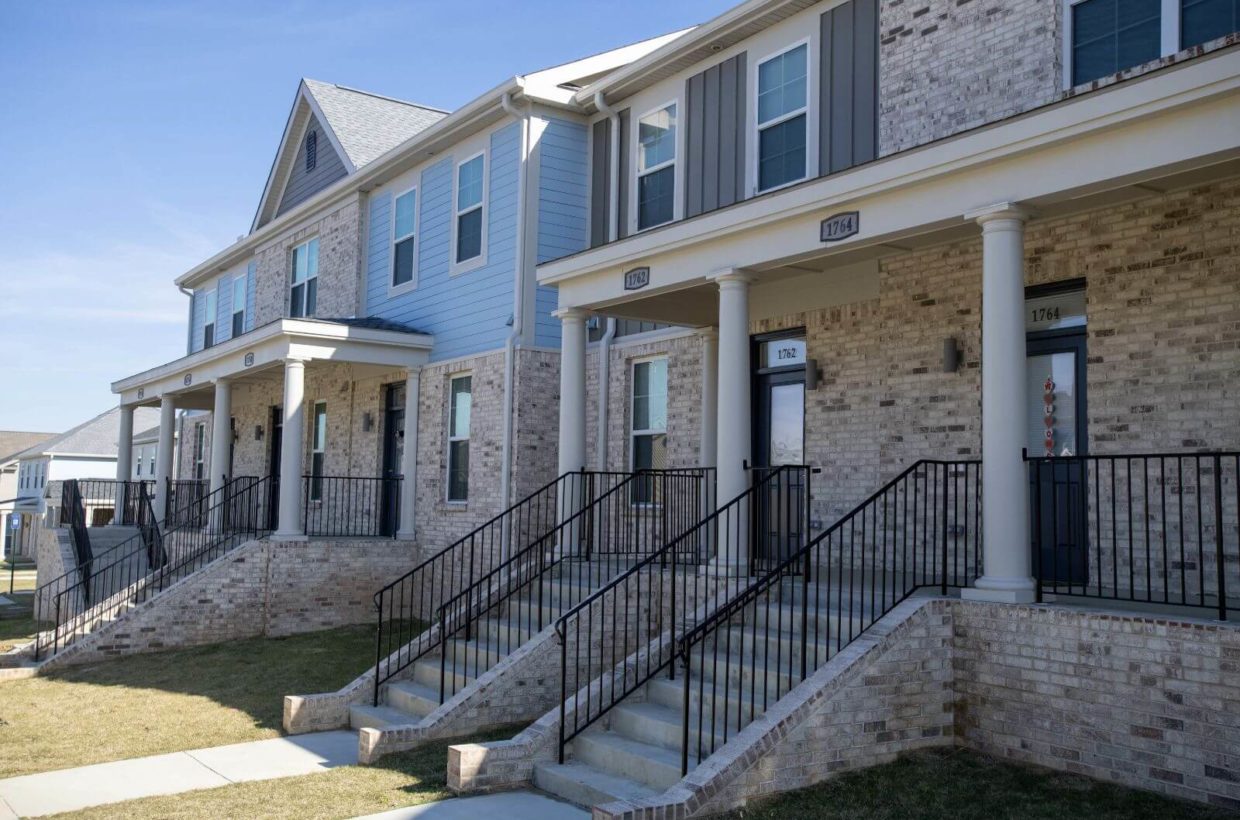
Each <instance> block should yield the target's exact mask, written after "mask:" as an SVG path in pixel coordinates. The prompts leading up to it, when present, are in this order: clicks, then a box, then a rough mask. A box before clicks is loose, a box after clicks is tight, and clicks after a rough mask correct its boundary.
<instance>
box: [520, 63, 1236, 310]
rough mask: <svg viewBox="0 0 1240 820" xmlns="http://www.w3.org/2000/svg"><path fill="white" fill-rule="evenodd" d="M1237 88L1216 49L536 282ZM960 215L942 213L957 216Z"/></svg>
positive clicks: (579, 257) (1227, 129)
mask: <svg viewBox="0 0 1240 820" xmlns="http://www.w3.org/2000/svg"><path fill="white" fill-rule="evenodd" d="M1237 91H1240V51H1230V52H1219V53H1218V54H1217V55H1216V56H1213V57H1211V56H1206V57H1201V58H1198V59H1197V60H1194V61H1192V62H1189V63H1185V64H1184V65H1183V66H1180V67H1172V68H1168V69H1165V70H1163V71H1160V72H1156V73H1153V74H1150V75H1147V76H1145V77H1142V78H1139V79H1135V80H1132V81H1129V82H1126V83H1120V84H1117V85H1115V86H1111V87H1110V88H1107V89H1103V90H1100V91H1097V92H1092V93H1090V94H1088V95H1084V96H1081V97H1076V98H1072V99H1068V100H1065V101H1063V102H1060V103H1055V104H1053V105H1050V106H1048V107H1046V108H1043V109H1038V110H1035V111H1033V112H1030V113H1027V114H1024V115H1020V116H1018V117H1015V118H1012V119H1009V120H1004V121H1001V122H998V123H995V124H993V125H989V126H985V127H982V128H979V129H977V130H975V131H970V132H968V133H966V134H961V135H958V136H955V137H950V138H947V139H945V140H943V141H940V142H936V143H933V144H931V145H927V146H923V147H921V148H914V149H910V150H907V151H902V152H900V153H896V154H892V155H890V156H887V157H885V158H883V159H880V160H877V161H875V162H871V163H868V164H866V165H862V166H860V167H858V168H855V169H853V170H850V171H844V172H841V173H838V174H833V175H830V176H826V177H819V178H817V179H814V180H810V181H807V182H804V183H801V184H799V185H796V186H793V187H791V188H788V189H785V190H781V191H778V192H776V193H773V194H767V195H762V196H758V197H755V198H753V199H749V200H746V201H744V202H742V203H738V204H737V205H733V206H730V207H728V208H725V209H721V210H718V211H714V212H712V213H709V214H705V215H703V216H699V217H695V218H693V219H690V220H684V221H681V222H677V223H674V224H671V225H668V226H665V227H662V228H656V229H653V230H651V231H647V232H644V233H641V234H638V235H636V236H631V237H629V238H627V239H624V240H621V241H618V242H613V243H610V244H607V245H603V246H600V247H598V248H595V249H592V250H588V251H583V252H580V253H578V254H575V255H573V256H568V257H564V258H562V259H558V260H554V261H551V262H547V263H545V264H543V265H540V266H539V267H538V283H539V284H540V285H564V284H567V283H569V282H571V281H572V280H573V279H574V278H576V277H580V276H585V275H590V274H593V273H597V272H600V271H605V270H609V269H612V268H615V267H616V266H623V265H626V264H631V263H634V262H636V261H638V260H647V259H648V258H649V257H651V256H653V255H656V254H666V253H669V252H673V251H677V250H680V249H683V248H687V247H691V246H696V245H699V244H700V243H703V242H707V241H710V240H716V239H722V238H726V237H728V236H730V235H733V234H736V233H738V232H741V231H746V232H748V231H750V230H751V229H753V228H757V227H761V226H763V225H770V224H772V223H777V222H780V221H783V220H788V219H790V218H795V217H798V216H801V215H804V214H807V213H815V212H817V211H821V210H822V209H824V208H828V207H837V206H843V205H844V204H846V203H848V202H852V201H856V200H861V199H865V198H867V197H874V196H878V195H883V194H889V193H893V192H898V191H900V190H902V189H908V188H912V187H914V186H917V185H922V184H925V183H926V182H928V181H932V180H936V179H943V178H948V177H950V176H952V175H955V174H960V173H962V172H966V171H969V170H972V169H978V168H981V167H984V166H987V165H990V164H993V163H995V162H998V161H1001V160H1004V159H1010V158H1013V157H1019V156H1021V155H1023V154H1027V153H1031V152H1035V151H1042V150H1046V149H1048V148H1051V147H1053V146H1055V145H1056V144H1062V143H1068V142H1071V141H1073V140H1079V139H1081V138H1083V137H1086V136H1091V135H1096V134H1100V133H1105V132H1108V131H1113V130H1115V129H1118V128H1121V127H1124V126H1126V125H1133V126H1137V127H1139V126H1140V124H1141V123H1142V122H1143V121H1145V120H1148V119H1150V118H1153V117H1156V116H1157V115H1160V114H1163V113H1169V112H1174V111H1175V110H1177V109H1180V108H1184V107H1186V106H1191V105H1193V104H1195V103H1201V102H1203V101H1208V100H1210V99H1211V98H1216V99H1217V98H1224V97H1227V96H1228V95H1232V94H1235V93H1236V92H1237ZM1210 130H1211V131H1212V132H1213V133H1215V134H1220V133H1221V134H1230V135H1231V136H1232V138H1233V140H1235V142H1236V143H1237V147H1240V139H1236V135H1237V134H1240V129H1235V128H1234V127H1233V126H1229V125H1228V124H1227V123H1226V122H1224V121H1216V122H1213V123H1211V127H1210ZM1184 136H1185V139H1186V140H1190V139H1192V138H1195V137H1200V136H1201V135H1200V134H1188V133H1186V134H1185V135H1184ZM1150 155H1151V154H1149V153H1146V154H1143V156H1150ZM1138 156H1142V155H1138ZM1094 170H1097V169H1094ZM1007 198H1010V197H1007V196H1004V195H1002V194H1001V192H999V191H994V190H986V189H982V190H979V191H978V192H977V200H978V201H976V202H975V203H973V205H972V207H980V206H984V205H986V204H989V203H991V202H995V201H998V200H1003V199H1007ZM935 210H941V209H935ZM963 213H964V211H961V212H960V213H956V214H942V216H943V218H952V217H960V216H961V215H962V214H963ZM933 219H934V217H931V216H929V215H927V216H926V220H925V221H926V222H927V224H928V223H930V222H932V221H933ZM867 236H872V234H871V233H870V231H868V230H866V226H864V225H863V233H862V234H859V235H858V237H856V238H855V240H849V241H847V242H844V243H840V244H839V245H838V246H837V247H839V248H844V247H855V246H856V245H857V244H859V243H860V242H862V241H864V240H865V239H866V238H867ZM652 284H653V282H652ZM561 293H563V292H562V291H561Z"/></svg>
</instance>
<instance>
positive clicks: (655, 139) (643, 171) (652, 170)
mask: <svg viewBox="0 0 1240 820" xmlns="http://www.w3.org/2000/svg"><path fill="white" fill-rule="evenodd" d="M675 203H676V104H675V103H672V104H671V105H668V106H665V107H663V108H660V109H659V110H658V111H652V112H651V113H649V114H647V115H646V116H644V117H642V118H641V119H639V120H638V121H637V229H638V230H639V231H640V230H645V229H646V228H652V227H654V226H655V225H662V224H663V223H664V222H671V221H672V219H673V218H674V217H675Z"/></svg>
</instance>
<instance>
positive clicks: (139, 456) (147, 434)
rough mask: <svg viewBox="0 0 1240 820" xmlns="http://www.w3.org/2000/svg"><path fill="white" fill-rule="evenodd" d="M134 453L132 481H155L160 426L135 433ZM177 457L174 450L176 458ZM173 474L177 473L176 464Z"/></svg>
mask: <svg viewBox="0 0 1240 820" xmlns="http://www.w3.org/2000/svg"><path fill="white" fill-rule="evenodd" d="M176 440H177V435H176V434H174V435H173V441H174V443H175V441H176ZM131 452H132V453H133V455H132V456H131V458H130V466H131V469H130V472H129V479H130V480H131V481H154V480H155V462H156V460H157V458H156V457H157V456H158V455H159V426H158V425H156V426H155V427H151V428H150V429H148V430H143V431H142V432H140V433H134V436H133V449H132V450H131ZM175 457H176V454H175V451H174V459H175ZM172 472H173V474H174V475H175V474H176V465H175V464H174V465H173V469H172Z"/></svg>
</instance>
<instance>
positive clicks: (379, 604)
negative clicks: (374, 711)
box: [372, 589, 383, 706]
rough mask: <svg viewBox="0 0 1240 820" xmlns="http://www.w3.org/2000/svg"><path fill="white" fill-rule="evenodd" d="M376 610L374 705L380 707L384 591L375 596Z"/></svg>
mask: <svg viewBox="0 0 1240 820" xmlns="http://www.w3.org/2000/svg"><path fill="white" fill-rule="evenodd" d="M375 608H376V609H378V610H379V627H378V629H376V630H375V696H374V700H373V701H372V705H374V706H378V705H379V678H380V673H379V665H380V664H381V663H383V590H382V589H381V590H379V593H378V594H377V595H376V596H375Z"/></svg>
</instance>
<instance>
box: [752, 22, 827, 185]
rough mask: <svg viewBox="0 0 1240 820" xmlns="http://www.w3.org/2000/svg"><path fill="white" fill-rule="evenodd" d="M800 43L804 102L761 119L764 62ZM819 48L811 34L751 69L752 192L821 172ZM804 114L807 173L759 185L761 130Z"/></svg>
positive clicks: (767, 57) (797, 46)
mask: <svg viewBox="0 0 1240 820" xmlns="http://www.w3.org/2000/svg"><path fill="white" fill-rule="evenodd" d="M801 46H805V105H804V106H802V107H801V108H798V109H796V110H795V111H789V112H785V113H783V114H780V115H779V116H778V117H775V118H774V119H771V120H769V121H767V122H759V121H758V94H759V90H760V89H759V88H758V77H759V76H760V72H761V70H762V66H763V65H765V64H766V63H769V62H770V61H771V60H773V59H775V58H776V57H782V56H783V55H785V54H787V53H788V52H790V51H794V50H796V49H798V48H800V47H801ZM818 51H819V50H818V49H817V48H816V47H815V36H814V35H812V34H810V35H807V36H805V37H802V38H801V39H800V40H797V41H796V42H794V43H789V44H788V45H786V46H784V47H783V48H781V49H779V50H778V51H773V52H771V53H770V54H767V55H766V56H765V57H762V58H761V59H759V60H755V61H754V62H753V67H752V68H750V69H749V78H748V80H749V88H750V93H749V111H748V112H747V114H746V127H747V128H748V129H749V139H748V140H747V146H746V152H747V153H748V154H749V157H748V172H749V174H750V175H751V176H750V179H749V180H747V182H748V185H747V186H746V187H747V188H748V190H749V191H750V192H751V195H752V196H758V195H761V194H769V193H771V192H772V191H778V190H780V189H781V188H787V187H789V186H792V185H796V184H798V183H801V182H804V181H805V180H807V179H813V178H814V177H815V176H817V174H818V151H817V150H815V149H816V148H817V147H818V99H817V96H818V95H817V91H818V86H817V81H816V80H817V77H816V75H817V74H818V72H817V70H816V69H817V66H818ZM802 115H804V116H805V175H804V176H802V177H799V178H798V179H793V180H789V181H788V182H785V183H782V184H780V185H773V186H771V187H770V188H759V187H758V186H759V181H760V180H759V166H760V163H761V153H760V151H759V144H760V139H761V136H762V132H763V131H764V130H766V129H768V128H771V127H773V126H776V125H779V124H781V123H783V122H786V121H788V120H790V119H793V118H795V117H799V116H802Z"/></svg>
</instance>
